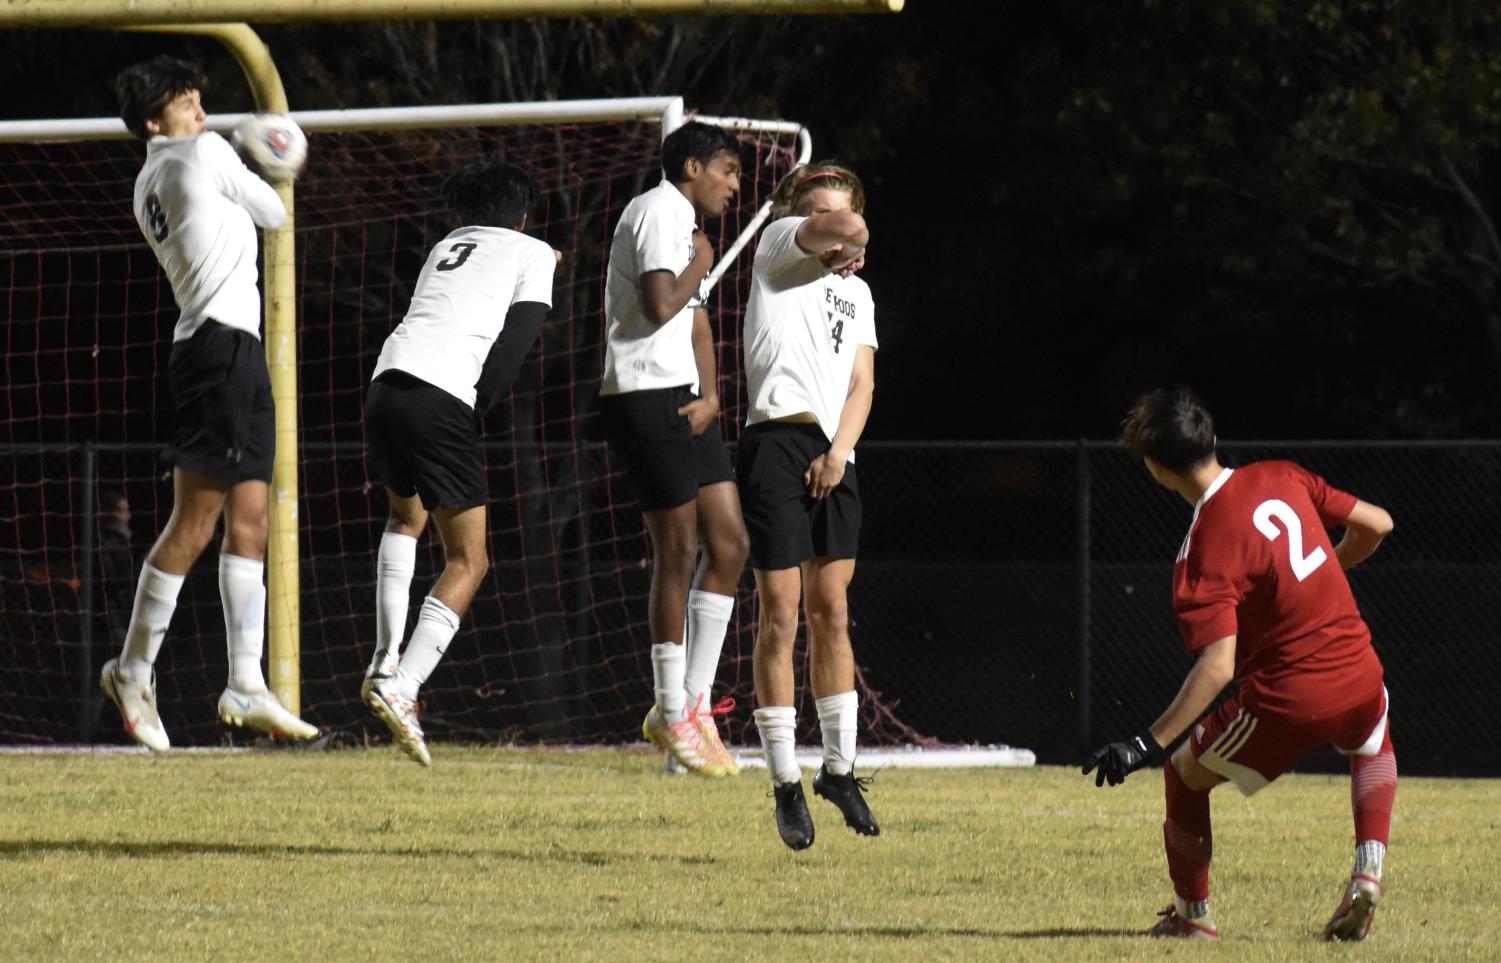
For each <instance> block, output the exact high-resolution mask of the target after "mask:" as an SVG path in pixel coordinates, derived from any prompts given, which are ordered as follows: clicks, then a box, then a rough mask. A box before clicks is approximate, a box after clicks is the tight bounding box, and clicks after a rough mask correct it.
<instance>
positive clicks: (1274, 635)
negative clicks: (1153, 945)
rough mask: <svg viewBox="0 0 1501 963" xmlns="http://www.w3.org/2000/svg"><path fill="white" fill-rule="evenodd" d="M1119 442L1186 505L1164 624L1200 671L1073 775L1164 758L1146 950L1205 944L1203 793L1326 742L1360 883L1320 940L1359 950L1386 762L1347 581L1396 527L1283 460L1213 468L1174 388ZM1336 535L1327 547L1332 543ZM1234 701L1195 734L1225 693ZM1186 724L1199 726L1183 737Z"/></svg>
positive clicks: (1370, 658)
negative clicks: (1344, 762) (1162, 864)
mask: <svg viewBox="0 0 1501 963" xmlns="http://www.w3.org/2000/svg"><path fill="white" fill-rule="evenodd" d="M1121 441H1122V444H1124V445H1125V446H1126V447H1127V448H1130V449H1131V450H1132V451H1134V452H1136V453H1137V454H1139V455H1141V456H1142V460H1143V461H1144V462H1145V464H1146V468H1147V471H1148V472H1150V473H1151V475H1152V478H1153V479H1155V480H1156V481H1157V483H1158V484H1160V485H1162V486H1163V487H1164V488H1167V489H1168V490H1170V491H1174V492H1177V493H1178V494H1179V495H1181V496H1183V499H1184V500H1185V501H1187V502H1188V503H1189V504H1191V505H1193V506H1194V514H1193V520H1192V521H1191V522H1190V523H1189V528H1188V535H1187V537H1186V538H1185V539H1184V541H1183V547H1182V548H1181V549H1180V550H1179V551H1178V559H1177V562H1176V563H1175V565H1174V567H1173V608H1174V610H1175V611H1176V612H1177V615H1178V623H1179V627H1180V628H1181V630H1182V633H1183V639H1184V642H1185V643H1186V644H1187V646H1188V649H1189V651H1190V652H1192V653H1196V654H1197V657H1198V661H1197V662H1196V663H1195V665H1194V667H1193V669H1192V670H1190V672H1189V674H1188V678H1187V679H1185V680H1184V682H1183V687H1182V688H1181V689H1180V690H1179V692H1178V695H1177V697H1176V698H1175V699H1174V700H1173V702H1172V704H1171V705H1169V706H1168V708H1167V711H1165V712H1164V713H1163V714H1162V716H1161V717H1160V718H1159V719H1158V720H1157V721H1156V722H1154V723H1153V724H1152V726H1151V728H1150V729H1147V730H1146V731H1144V732H1142V733H1141V734H1140V735H1138V736H1135V737H1133V738H1131V739H1129V740H1126V741H1124V742H1113V743H1111V744H1109V745H1107V746H1104V747H1103V748H1101V749H1099V750H1097V751H1096V752H1094V753H1093V754H1092V755H1091V756H1090V757H1089V759H1088V760H1087V761H1086V762H1085V764H1084V772H1085V773H1088V772H1090V771H1091V770H1093V769H1098V770H1099V771H1098V773H1097V774H1096V776H1095V785H1096V786H1099V785H1102V784H1103V783H1105V782H1109V783H1110V785H1112V786H1114V785H1118V784H1119V783H1121V782H1122V781H1123V780H1124V779H1125V778H1126V776H1127V775H1129V774H1130V773H1132V772H1135V771H1136V770H1137V769H1140V768H1141V767H1142V766H1147V765H1155V764H1157V763H1159V762H1161V761H1162V760H1163V759H1164V758H1166V756H1167V754H1168V751H1167V749H1166V748H1164V747H1166V746H1170V745H1171V744H1172V743H1173V742H1174V741H1175V740H1176V739H1178V737H1179V736H1180V735H1182V734H1183V733H1184V732H1185V731H1188V730H1189V729H1190V727H1192V731H1191V732H1190V734H1189V737H1188V739H1187V741H1186V742H1184V743H1183V745H1182V746H1180V747H1179V748H1178V750H1177V751H1176V752H1174V753H1173V754H1172V758H1171V760H1170V762H1169V764H1168V765H1167V766H1165V767H1163V777H1164V781H1165V783H1166V795H1167V818H1166V821H1165V822H1164V823H1163V824H1162V835H1163V842H1164V845H1165V846H1166V849H1167V865H1168V875H1169V876H1170V877H1171V878H1172V881H1173V902H1172V905H1170V906H1169V907H1168V908H1167V909H1166V910H1164V911H1163V912H1162V913H1161V914H1160V915H1161V916H1162V919H1161V920H1160V921H1159V922H1158V923H1157V924H1156V925H1155V926H1154V927H1152V929H1151V930H1149V931H1148V932H1149V933H1150V935H1152V936H1174V937H1189V938H1197V939H1210V940H1212V939H1217V938H1218V936H1219V931H1218V930H1217V929H1216V927H1215V925H1214V918H1213V916H1212V915H1211V914H1210V911H1209V862H1210V855H1211V852H1212V850H1213V843H1212V841H1211V833H1210V820H1209V791H1210V790H1211V789H1213V788H1214V787H1215V786H1216V785H1218V784H1220V783H1221V782H1224V781H1225V780H1229V781H1231V782H1233V783H1234V784H1235V786H1236V788H1237V789H1239V790H1240V791H1241V793H1243V794H1244V795H1246V796H1249V795H1251V794H1252V793H1255V792H1257V791H1258V790H1260V789H1262V788H1264V787H1265V786H1266V785H1267V784H1268V783H1270V782H1272V781H1273V780H1275V779H1276V778H1277V777H1278V776H1279V775H1281V774H1282V773H1284V772H1286V771H1288V769H1290V768H1291V767H1292V766H1293V765H1295V764H1296V763H1297V761H1298V760H1299V759H1301V758H1302V757H1303V756H1304V755H1305V754H1307V753H1308V752H1309V751H1310V750H1311V749H1314V748H1316V747H1317V746H1320V745H1322V744H1324V743H1329V744H1331V745H1333V746H1334V747H1335V748H1336V749H1338V750H1339V751H1340V752H1342V753H1344V754H1346V755H1348V756H1349V757H1350V796H1351V802H1352V805H1353V808H1354V813H1355V841H1356V842H1355V868H1354V871H1353V873H1352V874H1351V877H1350V881H1349V883H1348V884H1347V885H1346V887H1345V890H1344V894H1343V898H1342V899H1341V901H1340V903H1339V907H1338V908H1337V909H1336V910H1335V912H1334V916H1333V917H1332V918H1331V919H1330V920H1329V922H1328V924H1327V925H1326V926H1325V927H1324V937H1325V938H1326V939H1331V940H1362V939H1364V938H1365V937H1366V935H1367V934H1368V933H1369V932H1370V931H1371V923H1372V921H1373V919H1374V918H1375V913H1376V904H1377V902H1378V901H1379V900H1380V898H1381V873H1382V863H1383V862H1384V860H1385V856H1386V844H1387V835H1388V830H1389V828H1390V824H1391V814H1392V802H1393V799H1394V798H1395V796H1396V792H1397V761H1396V757H1395V755H1394V754H1393V752H1392V740H1391V732H1390V730H1389V728H1388V725H1387V698H1386V689H1385V687H1384V686H1383V684H1382V679H1383V670H1382V667H1381V661H1380V660H1379V659H1378V658H1377V657H1376V652H1375V650H1374V649H1372V648H1371V633H1370V630H1369V629H1368V628H1367V627H1366V624H1365V621H1364V620H1363V619H1362V618H1361V617H1360V612H1359V610H1358V609H1357V608H1356V606H1355V598H1354V596H1353V595H1352V594H1351V592H1350V585H1349V582H1348V581H1346V579H1345V574H1344V573H1345V570H1347V569H1349V568H1351V567H1353V566H1355V565H1357V564H1359V563H1360V562H1362V561H1364V560H1365V559H1366V558H1368V557H1369V556H1370V555H1371V553H1372V552H1374V551H1375V550H1376V547H1377V546H1378V545H1380V544H1381V540H1382V539H1383V538H1385V537H1386V535H1387V534H1389V533H1390V532H1391V530H1392V520H1391V516H1390V515H1388V514H1387V513H1386V512H1385V511H1384V510H1383V509H1381V508H1378V507H1376V506H1375V505H1371V504H1369V503H1367V502H1363V501H1360V500H1359V499H1357V498H1356V497H1355V496H1354V495H1350V494H1347V493H1345V492H1342V491H1339V490H1338V489H1335V488H1332V487H1330V486H1329V485H1328V484H1326V483H1325V482H1324V480H1323V479H1322V478H1320V477H1318V476H1317V475H1314V474H1312V473H1311V472H1308V471H1306V470H1304V469H1303V468H1300V467H1299V466H1297V465H1295V464H1293V463H1292V462H1286V461H1266V462H1255V463H1253V464H1250V465H1246V466H1245V467H1242V468H1234V469H1231V468H1224V467H1222V466H1221V465H1220V463H1219V459H1218V458H1217V457H1216V455H1215V435H1214V422H1213V421H1212V420H1211V418H1210V416H1209V412H1208V411H1207V410H1205V408H1204V406H1203V405H1202V404H1201V403H1200V402H1199V400H1198V398H1196V397H1195V396H1194V395H1193V393H1192V392H1190V391H1187V390H1186V389H1178V390H1175V391H1169V390H1159V391H1155V392H1152V393H1151V394H1149V395H1146V396H1145V397H1143V398H1142V399H1141V400H1140V401H1138V402H1137V404H1136V406H1135V407H1134V408H1133V409H1132V410H1131V413H1130V415H1129V416H1128V417H1127V418H1126V421H1125V424H1124V426H1123V430H1122V434H1121ZM1338 526H1343V527H1344V529H1345V534H1344V537H1343V538H1342V539H1341V540H1340V542H1339V544H1338V545H1335V544H1333V543H1332V542H1331V540H1330V538H1329V534H1328V531H1327V529H1329V528H1334V527H1338ZM1232 680H1234V681H1235V682H1236V683H1237V684H1238V686H1239V691H1238V693H1237V694H1236V695H1234V696H1233V697H1232V698H1230V699H1229V700H1227V701H1226V702H1224V703H1223V704H1221V705H1220V707H1219V708H1217V709H1215V710H1214V711H1213V712H1212V713H1210V714H1209V715H1208V716H1207V717H1206V718H1203V719H1202V720H1201V719H1200V716H1203V715H1204V713H1205V711H1206V710H1208V709H1209V707H1210V705H1211V704H1212V703H1213V701H1214V699H1215V697H1216V696H1218V695H1219V693H1220V690H1221V689H1223V688H1224V687H1225V685H1226V684H1227V683H1229V682H1230V681H1232ZM1195 723H1197V725H1195Z"/></svg>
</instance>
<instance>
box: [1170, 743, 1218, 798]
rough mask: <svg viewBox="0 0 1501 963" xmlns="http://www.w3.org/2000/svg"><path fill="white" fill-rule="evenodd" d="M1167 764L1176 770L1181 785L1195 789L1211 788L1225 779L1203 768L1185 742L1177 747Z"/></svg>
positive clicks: (1200, 790)
mask: <svg viewBox="0 0 1501 963" xmlns="http://www.w3.org/2000/svg"><path fill="white" fill-rule="evenodd" d="M1168 765H1170V766H1172V767H1173V768H1174V769H1175V770H1177V772H1178V778H1179V779H1181V780H1183V785H1185V786H1187V787H1188V788H1189V789H1192V790H1195V791H1199V792H1202V791H1204V790H1207V789H1213V788H1214V787H1215V786H1218V785H1219V784H1220V783H1222V782H1224V781H1225V777H1224V776H1221V775H1220V774H1219V773H1217V772H1214V771H1213V770H1210V769H1207V768H1205V767H1204V764H1203V763H1201V762H1199V760H1198V759H1196V758H1195V757H1194V754H1193V752H1192V751H1191V750H1190V749H1189V748H1188V744H1187V743H1184V744H1183V745H1181V746H1179V747H1178V751H1177V752H1175V753H1173V757H1172V759H1170V760H1168Z"/></svg>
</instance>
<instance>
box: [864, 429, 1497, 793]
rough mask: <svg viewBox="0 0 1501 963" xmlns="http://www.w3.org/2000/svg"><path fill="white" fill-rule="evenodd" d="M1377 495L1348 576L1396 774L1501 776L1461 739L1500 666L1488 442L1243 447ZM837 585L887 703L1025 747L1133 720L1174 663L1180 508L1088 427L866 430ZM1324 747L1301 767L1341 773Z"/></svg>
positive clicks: (919, 724) (1066, 757)
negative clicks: (1379, 677)
mask: <svg viewBox="0 0 1501 963" xmlns="http://www.w3.org/2000/svg"><path fill="white" fill-rule="evenodd" d="M1220 454H1221V460H1222V461H1224V462H1225V463H1226V464H1228V465H1231V466H1235V465H1242V464H1246V463H1247V462H1250V461H1256V460H1262V459H1268V458H1288V459H1291V460H1294V461H1297V462H1299V463H1300V464H1303V465H1304V466H1306V467H1307V468H1309V469H1311V470H1313V471H1315V472H1318V473H1319V474H1321V475H1323V476H1324V477H1325V478H1327V479H1328V480H1329V482H1330V483H1331V484H1333V485H1334V486H1336V487H1339V488H1343V489H1345V490H1347V491H1350V492H1352V493H1354V494H1356V495H1357V496H1359V497H1361V498H1364V499H1365V500H1367V501H1371V502H1374V503H1376V504H1379V505H1382V506H1383V507H1385V508H1387V509H1388V510H1389V511H1391V513H1392V515H1393V516H1394V518H1395V519H1396V523H1397V528H1396V531H1395V532H1394V534H1393V535H1392V536H1391V537H1390V538H1389V539H1388V540H1387V541H1386V543H1385V544H1384V545H1383V546H1382V548H1381V550H1380V551H1379V552H1377V553H1376V555H1375V556H1374V557H1373V558H1371V559H1370V560H1369V561H1367V562H1365V563H1364V564H1362V565H1361V566H1360V567H1359V568H1357V569H1356V570H1355V571H1354V572H1352V573H1351V582H1352V584H1353V586H1354V589H1355V595H1356V599H1357V601H1358V602H1359V604H1360V607H1361V611H1362V613H1363V614H1364V615H1365V617H1366V620H1367V621H1368V622H1369V623H1370V626H1371V631H1372V634H1373V636H1374V638H1375V645H1376V650H1377V652H1378V653H1379V654H1380V656H1381V658H1382V661H1383V662H1384V663H1385V665H1386V672H1387V686H1388V689H1389V690H1390V693H1391V702H1392V732H1393V738H1394V740H1395V742H1396V746H1397V752H1398V756H1399V759H1400V760H1401V764H1402V767H1403V769H1404V771H1410V772H1424V773H1432V774H1450V773H1454V774H1457V773H1473V774H1489V775H1497V774H1501V753H1498V752H1497V751H1496V750H1495V749H1494V748H1492V747H1491V746H1490V745H1489V743H1488V741H1487V740H1483V739H1475V738H1473V737H1471V736H1469V735H1468V734H1467V733H1468V732H1469V725H1468V723H1469V722H1470V721H1471V720H1475V719H1480V718H1486V717H1488V715H1489V712H1488V711H1487V709H1488V707H1490V706H1493V705H1494V704H1495V703H1496V701H1497V700H1496V698H1495V696H1493V695H1492V690H1491V688H1490V685H1491V680H1492V679H1495V678H1497V677H1498V675H1501V649H1498V645H1497V643H1498V642H1501V606H1498V603H1501V543H1498V540H1497V539H1496V537H1495V533H1497V532H1498V531H1501V503H1498V500H1497V499H1496V498H1495V495H1494V493H1495V492H1496V491H1497V490H1498V485H1501V444H1497V443H1488V442H1474V443H1469V442H1453V443H1415V442H1393V443H1349V442H1256V443H1244V444H1227V445H1223V446H1222V447H1221V452H1220ZM860 488H861V493H862V495H863V496H864V498H865V499H866V516H865V517H866V532H865V540H864V543H863V547H862V555H861V560H860V567H859V572H858V574H857V575H856V577H855V583H854V586H853V589H852V598H851V606H850V607H851V612H852V617H853V618H854V619H855V620H856V626H855V629H854V638H855V640H856V646H857V653H856V658H857V660H858V661H859V662H860V663H861V664H862V665H864V666H865V667H866V668H867V670H868V672H867V676H868V678H869V679H870V681H871V684H872V685H873V686H875V687H876V688H877V689H879V690H881V692H882V694H883V695H884V696H886V697H887V698H888V699H890V700H892V701H894V702H895V712H896V713H897V714H898V715H899V716H901V718H902V719H903V720H904V721H905V722H907V723H908V724H910V725H911V726H912V727H913V728H915V729H917V730H918V731H920V732H924V733H927V734H930V735H932V736H935V737H936V738H938V739H939V740H942V741H954V742H982V743H983V742H1006V743H1010V744H1012V745H1019V746H1026V747H1028V748H1032V749H1034V750H1035V751H1036V752H1037V754H1038V758H1039V759H1040V760H1041V761H1044V762H1072V761H1074V760H1075V759H1076V758H1077V757H1078V755H1079V753H1080V751H1081V749H1082V748H1084V747H1086V746H1092V745H1094V744H1096V743H1098V742H1100V741H1103V740H1107V739H1112V738H1119V737H1122V736H1124V735H1128V734H1130V733H1132V732H1135V731H1138V730H1140V729H1141V728H1143V727H1144V726H1146V725H1147V724H1148V723H1150V722H1151V721H1153V720H1154V719H1155V718H1156V717H1157V715H1158V714H1159V713H1160V712H1161V711H1162V709H1164V708H1165V707H1166V706H1167V704H1168V702H1169V701H1170V700H1171V699H1172V697H1173V695H1174V693H1176V691H1177V689H1178V687H1179V685H1180V684H1181V682H1182V680H1183V676H1184V675H1185V674H1186V672H1187V670H1188V668H1189V666H1190V664H1191V662H1190V659H1189V657H1188V656H1187V655H1186V654H1185V653H1184V651H1183V647H1182V644H1181V642H1180V640H1179V636H1178V632H1177V627H1176V623H1175V620H1174V618H1173V614H1172V604H1171V588H1170V578H1171V572H1172V562H1173V559H1174V557H1175V556H1176V554H1177V550H1178V547H1179V545H1180V544H1181V542H1182V539H1183V536H1184V534H1185V533H1186V532H1187V529H1188V523H1189V518H1190V516H1191V514H1192V510H1191V508H1190V506H1189V505H1187V504H1186V503H1185V502H1183V501H1182V499H1180V498H1179V497H1178V496H1177V495H1174V494H1171V493H1169V492H1167V491H1165V490H1163V489H1161V488H1159V487H1157V486H1156V485H1155V484H1154V483H1153V482H1152V481H1151V479H1150V478H1149V477H1148V475H1147V474H1146V472H1145V470H1143V468H1142V467H1141V465H1140V461H1139V459H1136V458H1135V457H1133V456H1132V455H1130V454H1129V453H1128V452H1125V451H1123V450H1121V449H1119V448H1118V447H1116V446H1114V445H1112V444H1110V443H1106V442H1077V443H1068V442H1064V443H974V444H957V443H943V442H936V443H932V444H927V445H914V444H909V443H895V442H893V443H868V444H866V445H864V446H862V447H861V449H860ZM1342 766H1343V763H1341V762H1340V761H1339V759H1338V758H1337V757H1335V756H1334V755H1333V754H1332V753H1329V754H1320V755H1316V756H1315V757H1313V758H1311V759H1310V760H1309V761H1308V764H1307V768H1315V769H1316V768H1337V767H1342Z"/></svg>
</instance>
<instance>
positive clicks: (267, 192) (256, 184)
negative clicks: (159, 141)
mask: <svg viewBox="0 0 1501 963" xmlns="http://www.w3.org/2000/svg"><path fill="white" fill-rule="evenodd" d="M196 146H197V148H198V159H199V161H200V162H201V163H202V164H203V165H204V170H205V171H206V172H208V174H209V176H210V177H211V178H213V183H214V184H215V185H216V186H217V187H218V188H219V192H220V193H221V194H223V195H224V196H225V197H227V198H229V199H230V200H231V201H234V202H235V203H236V204H238V205H240V206H241V207H243V208H245V212H246V213H247V214H249V215H250V219H251V220H252V221H254V222H255V223H256V225H257V226H258V227H264V228H270V229H273V230H274V229H275V228H278V227H281V226H282V225H283V224H285V223H286V222H287V208H286V205H284V204H282V202H281V196H280V195H278V194H277V193H276V188H274V187H272V186H271V185H270V184H267V183H266V182H265V181H263V180H261V178H260V177H259V176H258V175H257V174H256V173H255V172H254V171H252V170H251V169H250V168H249V167H246V166H245V162H244V161H242V160H240V155H239V154H236V153H235V149H234V148H233V147H231V146H229V141H227V140H225V139H224V138H223V137H220V136H219V135H218V134H216V133H213V132H212V131H210V132H209V133H206V134H201V135H199V137H198V142H197V144H196Z"/></svg>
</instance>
